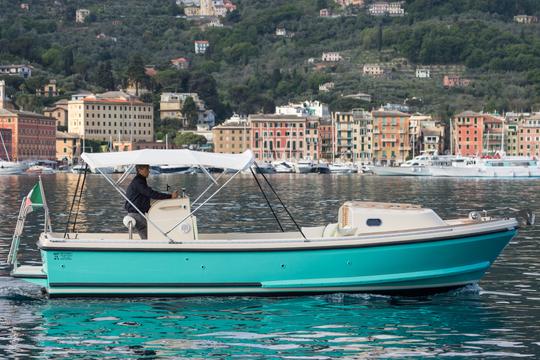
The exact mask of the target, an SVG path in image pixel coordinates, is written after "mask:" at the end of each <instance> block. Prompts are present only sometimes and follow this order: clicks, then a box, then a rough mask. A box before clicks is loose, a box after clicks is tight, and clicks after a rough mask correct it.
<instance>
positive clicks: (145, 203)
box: [124, 174, 171, 213]
mask: <svg viewBox="0 0 540 360" xmlns="http://www.w3.org/2000/svg"><path fill="white" fill-rule="evenodd" d="M126 195H127V198H128V199H129V200H130V201H131V202H132V203H133V205H135V206H136V207H137V208H139V210H141V211H142V212H143V213H147V212H148V210H149V209H150V199H156V200H161V199H170V198H171V195H170V194H164V193H160V192H158V191H155V190H152V188H151V187H150V186H148V184H147V183H146V178H145V177H144V176H142V175H140V174H137V176H135V178H134V179H133V180H132V181H131V184H129V186H128V188H127V192H126ZM124 208H125V209H126V210H127V211H128V212H130V213H136V212H137V210H135V208H134V207H133V206H131V204H130V203H129V202H127V201H126V204H125V205H124Z"/></svg>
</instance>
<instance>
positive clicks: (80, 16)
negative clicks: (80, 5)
mask: <svg viewBox="0 0 540 360" xmlns="http://www.w3.org/2000/svg"><path fill="white" fill-rule="evenodd" d="M89 15H90V10H88V9H78V10H77V11H76V12H75V22H76V23H79V24H82V23H84V21H85V20H86V18H87V17H88V16H89Z"/></svg>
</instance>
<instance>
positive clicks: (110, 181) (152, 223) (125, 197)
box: [96, 168, 173, 242]
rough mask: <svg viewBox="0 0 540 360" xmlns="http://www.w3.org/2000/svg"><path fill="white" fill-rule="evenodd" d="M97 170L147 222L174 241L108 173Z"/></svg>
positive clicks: (170, 240)
mask: <svg viewBox="0 0 540 360" xmlns="http://www.w3.org/2000/svg"><path fill="white" fill-rule="evenodd" d="M96 171H97V172H99V173H100V174H101V176H103V177H104V178H105V180H107V182H108V183H109V184H111V186H112V187H113V188H114V189H115V190H116V191H118V193H119V194H120V195H121V196H122V197H123V198H124V199H125V200H126V201H127V202H128V203H129V204H130V205H131V206H133V208H134V209H135V210H137V212H138V213H139V214H140V215H141V216H142V217H143V218H145V220H146V221H147V223H149V224H151V225H152V226H153V227H155V228H156V229H157V231H159V232H160V233H161V234H162V235H163V236H165V237H166V238H167V239H169V242H172V241H173V240H172V239H171V238H170V237H169V236H168V234H169V232H167V233H165V232H163V230H161V229H160V228H159V226H157V225H156V224H155V223H154V222H153V221H152V220H150V219H149V218H148V216H146V215H145V214H144V213H143V212H142V211H141V210H139V208H138V207H137V206H135V204H133V202H132V201H131V200H129V198H128V197H127V196H126V194H124V192H123V191H122V190H121V189H120V188H118V185H116V184H115V183H114V181H113V180H112V179H110V178H109V177H108V176H107V175H105V174H104V173H103V172H102V171H101V170H100V169H99V168H96Z"/></svg>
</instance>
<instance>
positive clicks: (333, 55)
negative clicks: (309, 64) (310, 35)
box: [321, 51, 342, 62]
mask: <svg viewBox="0 0 540 360" xmlns="http://www.w3.org/2000/svg"><path fill="white" fill-rule="evenodd" d="M321 59H322V61H331V62H335V61H341V60H342V57H341V55H340V54H339V53H338V52H335V51H333V52H325V53H323V54H322V57H321Z"/></svg>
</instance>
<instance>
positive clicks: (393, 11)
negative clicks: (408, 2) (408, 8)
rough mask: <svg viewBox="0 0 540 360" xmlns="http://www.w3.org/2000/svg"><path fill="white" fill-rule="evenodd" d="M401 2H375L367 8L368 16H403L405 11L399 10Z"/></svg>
mask: <svg viewBox="0 0 540 360" xmlns="http://www.w3.org/2000/svg"><path fill="white" fill-rule="evenodd" d="M401 5H402V2H391V3H388V2H375V3H372V4H371V5H370V6H369V8H368V14H370V15H373V16H403V15H405V10H403V9H402V8H401Z"/></svg>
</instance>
